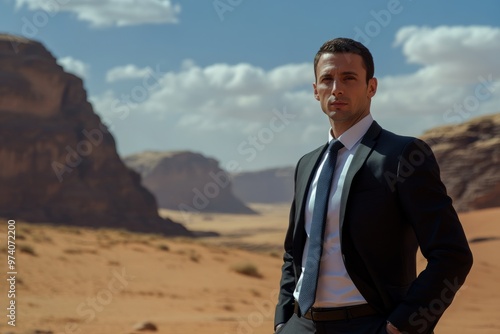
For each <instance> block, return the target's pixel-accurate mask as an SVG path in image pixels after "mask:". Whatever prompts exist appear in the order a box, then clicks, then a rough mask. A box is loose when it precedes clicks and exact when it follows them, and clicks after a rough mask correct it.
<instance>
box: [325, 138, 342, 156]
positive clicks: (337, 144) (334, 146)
mask: <svg viewBox="0 0 500 334" xmlns="http://www.w3.org/2000/svg"><path fill="white" fill-rule="evenodd" d="M342 147H344V144H342V142H341V141H340V140H337V139H334V140H332V141H331V142H330V146H329V147H328V151H329V152H335V153H337V152H338V151H339V150H340V149H341V148H342Z"/></svg>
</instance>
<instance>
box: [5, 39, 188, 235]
mask: <svg viewBox="0 0 500 334" xmlns="http://www.w3.org/2000/svg"><path fill="white" fill-rule="evenodd" d="M0 143H1V145H0V163H1V168H0V184H1V185H2V186H1V187H0V216H3V217H6V218H8V219H19V220H27V221H31V222H47V223H57V224H68V225H76V226H92V227H116V228H123V229H128V230H131V231H139V232H150V233H162V234H165V235H190V232H188V231H187V230H186V229H185V228H184V227H183V226H182V225H179V224H176V223H174V222H172V221H170V220H166V219H162V218H160V217H159V215H158V212H157V206H156V202H155V199H154V197H153V195H152V194H151V193H150V192H148V191H147V190H146V189H145V188H144V187H142V186H141V183H140V176H139V175H138V174H137V173H135V172H134V171H131V170H129V169H128V168H127V167H126V166H125V165H124V164H123V162H122V161H121V159H120V157H119V156H118V154H117V152H116V147H115V142H114V139H113V137H112V135H111V134H110V133H109V132H108V129H107V128H106V126H104V125H103V124H102V123H101V121H100V119H99V117H98V116H97V115H96V114H95V113H94V111H93V110H92V106H91V105H90V103H89V102H88V101H87V96H86V92H85V90H84V88H83V83H82V80H81V79H79V78H78V77H76V76H74V75H72V74H69V73H66V72H64V70H63V69H62V67H61V66H59V65H58V64H57V63H56V59H55V58H54V57H53V56H52V55H51V54H50V52H49V51H47V50H46V49H45V47H44V46H43V45H42V44H40V43H38V42H35V41H31V40H27V39H24V38H20V37H14V36H10V35H0Z"/></svg>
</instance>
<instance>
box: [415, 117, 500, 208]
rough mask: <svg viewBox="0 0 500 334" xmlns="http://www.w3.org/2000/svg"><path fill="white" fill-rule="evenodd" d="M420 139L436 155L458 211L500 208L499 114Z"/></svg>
mask: <svg viewBox="0 0 500 334" xmlns="http://www.w3.org/2000/svg"><path fill="white" fill-rule="evenodd" d="M421 138H422V139H423V140H425V141H426V142H427V143H428V144H429V145H430V146H431V148H432V150H433V151H434V154H435V155H436V159H437V160H438V162H439V166H440V169H441V178H442V179H443V182H444V183H445V185H446V187H447V190H448V193H449V195H450V196H451V198H453V202H454V205H455V208H456V209H457V211H470V210H475V209H483V208H489V207H498V206H500V114H495V115H488V116H482V117H478V118H475V119H472V120H470V121H468V122H465V123H462V124H458V125H449V126H442V127H437V128H434V129H431V130H429V131H427V132H425V133H424V134H423V135H422V136H421Z"/></svg>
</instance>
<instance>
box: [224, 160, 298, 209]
mask: <svg viewBox="0 0 500 334" xmlns="http://www.w3.org/2000/svg"><path fill="white" fill-rule="evenodd" d="M293 178H294V167H284V168H270V169H264V170H260V171H255V172H242V173H238V174H234V175H232V180H233V191H234V194H235V195H236V196H238V198H241V199H242V200H243V201H244V202H246V203H291V202H292V199H293V187H294V185H293Z"/></svg>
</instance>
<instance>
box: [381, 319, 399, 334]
mask: <svg viewBox="0 0 500 334" xmlns="http://www.w3.org/2000/svg"><path fill="white" fill-rule="evenodd" d="M385 329H386V330H387V333H389V334H401V332H400V331H399V329H397V328H396V326H394V325H393V324H391V323H390V322H389V321H387V325H386V327H385Z"/></svg>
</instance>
